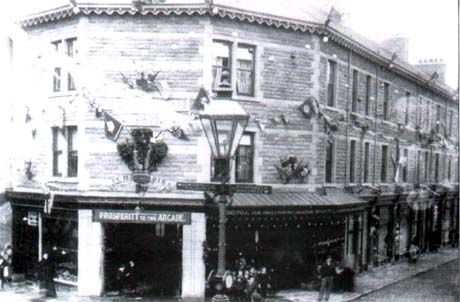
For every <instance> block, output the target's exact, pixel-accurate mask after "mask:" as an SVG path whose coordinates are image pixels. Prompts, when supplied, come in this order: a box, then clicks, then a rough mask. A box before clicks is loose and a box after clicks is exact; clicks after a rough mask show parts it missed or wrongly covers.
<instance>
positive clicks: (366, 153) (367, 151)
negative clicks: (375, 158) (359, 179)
mask: <svg viewBox="0 0 460 302" xmlns="http://www.w3.org/2000/svg"><path fill="white" fill-rule="evenodd" d="M370 148H371V144H370V143H364V171H363V173H364V174H363V181H364V182H365V183H367V182H369V155H370Z"/></svg>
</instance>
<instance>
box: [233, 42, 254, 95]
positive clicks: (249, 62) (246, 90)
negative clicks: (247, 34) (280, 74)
mask: <svg viewBox="0 0 460 302" xmlns="http://www.w3.org/2000/svg"><path fill="white" fill-rule="evenodd" d="M254 53H255V48H254V46H249V45H240V44H239V45H238V49H237V51H236V68H237V75H236V92H237V93H238V94H241V95H247V96H254Z"/></svg>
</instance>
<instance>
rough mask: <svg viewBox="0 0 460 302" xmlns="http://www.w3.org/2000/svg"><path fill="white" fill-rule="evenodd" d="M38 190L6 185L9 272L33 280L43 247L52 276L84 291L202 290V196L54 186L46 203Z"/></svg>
mask: <svg viewBox="0 0 460 302" xmlns="http://www.w3.org/2000/svg"><path fill="white" fill-rule="evenodd" d="M36 195H37V196H34V197H33V198H28V199H26V198H24V197H26V196H28V195H26V194H23V193H18V192H14V193H10V201H11V203H12V208H13V271H14V273H16V274H23V275H24V276H26V277H27V278H29V279H31V280H36V278H37V270H36V268H37V263H38V261H39V259H40V258H41V255H43V253H45V252H46V253H48V254H51V255H52V259H53V260H54V261H55V262H56V268H57V275H56V276H55V282H56V283H57V284H58V285H59V286H60V287H61V286H62V287H66V288H67V290H74V291H78V294H79V295H82V296H100V295H106V294H111V295H118V296H129V295H136V296H145V297H150V296H151V297H159V298H167V297H182V298H198V299H200V298H203V297H204V290H205V268H204V261H203V243H204V242H205V236H206V233H205V232H206V220H205V213H204V212H203V201H202V200H201V199H198V198H195V200H178V199H175V200H166V199H165V200H158V199H152V198H145V197H143V198H136V197H135V196H130V197H127V198H126V199H124V200H120V198H119V197H110V196H105V197H104V198H103V200H102V199H98V198H97V197H89V196H71V195H64V194H63V195H61V194H55V196H54V201H53V207H52V208H51V210H49V209H50V208H49V207H47V205H49V203H48V202H47V201H48V199H49V196H45V195H43V194H36ZM137 199H142V200H141V201H139V200H137ZM153 203H154V205H152V204H153ZM184 203H186V205H184ZM45 209H46V210H45Z"/></svg>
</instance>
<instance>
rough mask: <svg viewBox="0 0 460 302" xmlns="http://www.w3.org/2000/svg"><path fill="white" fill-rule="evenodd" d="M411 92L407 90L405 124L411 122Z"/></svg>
mask: <svg viewBox="0 0 460 302" xmlns="http://www.w3.org/2000/svg"><path fill="white" fill-rule="evenodd" d="M411 95H412V94H411V92H410V91H406V112H405V117H404V124H406V125H409V123H410V99H411Z"/></svg>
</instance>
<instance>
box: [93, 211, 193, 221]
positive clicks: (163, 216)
mask: <svg viewBox="0 0 460 302" xmlns="http://www.w3.org/2000/svg"><path fill="white" fill-rule="evenodd" d="M93 221H97V222H113V223H170V224H190V213H184V212H166V211H135V210H94V211H93Z"/></svg>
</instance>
